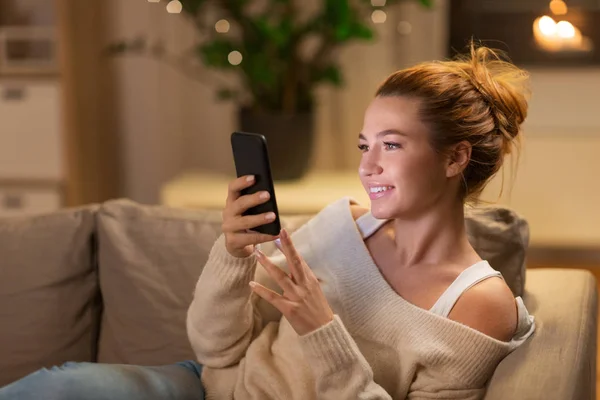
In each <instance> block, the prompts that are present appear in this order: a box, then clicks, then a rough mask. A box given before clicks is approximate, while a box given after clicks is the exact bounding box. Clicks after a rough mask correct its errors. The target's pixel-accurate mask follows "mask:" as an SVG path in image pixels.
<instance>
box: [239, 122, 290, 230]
mask: <svg viewBox="0 0 600 400" xmlns="http://www.w3.org/2000/svg"><path fill="white" fill-rule="evenodd" d="M231 149H232V151H233V159H234V162H235V169H236V174H237V176H238V177H240V176H244V175H254V177H255V182H254V184H253V185H252V186H250V187H248V188H246V189H243V190H242V192H241V194H242V195H246V194H253V193H256V192H260V191H268V192H269V194H270V195H271V197H270V198H269V200H268V201H267V202H265V203H262V204H259V205H258V206H255V207H252V208H249V209H248V210H246V211H245V212H244V213H243V215H257V214H262V213H266V212H271V211H272V212H274V213H275V216H276V217H275V220H273V221H272V222H269V223H267V224H265V225H261V226H258V227H256V228H254V229H253V230H254V231H257V232H261V233H266V234H269V235H279V232H280V231H281V224H280V221H279V212H278V210H277V200H276V199H275V187H274V185H273V178H272V174H271V164H270V162H269V152H268V147H267V140H266V138H265V137H264V136H263V135H260V134H257V133H247V132H233V133H232V134H231Z"/></svg>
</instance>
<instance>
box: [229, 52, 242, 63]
mask: <svg viewBox="0 0 600 400" xmlns="http://www.w3.org/2000/svg"><path fill="white" fill-rule="evenodd" d="M243 59H244V57H242V53H240V52H239V51H237V50H234V51H232V52H231V53H229V55H228V56H227V61H229V64H231V65H240V64H241V63H242V60H243Z"/></svg>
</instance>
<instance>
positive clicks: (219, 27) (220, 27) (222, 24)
mask: <svg viewBox="0 0 600 400" xmlns="http://www.w3.org/2000/svg"><path fill="white" fill-rule="evenodd" d="M229 28H230V25H229V21H227V20H226V19H220V20H218V21H217V23H216V24H215V31H217V32H219V33H227V32H229Z"/></svg>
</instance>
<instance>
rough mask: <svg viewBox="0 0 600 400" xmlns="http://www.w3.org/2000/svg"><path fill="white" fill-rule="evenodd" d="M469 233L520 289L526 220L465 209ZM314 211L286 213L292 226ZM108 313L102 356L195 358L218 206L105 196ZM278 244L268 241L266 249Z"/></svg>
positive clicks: (150, 360)
mask: <svg viewBox="0 0 600 400" xmlns="http://www.w3.org/2000/svg"><path fill="white" fill-rule="evenodd" d="M466 215H467V230H468V233H469V237H470V240H471V241H472V243H473V244H474V245H475V248H476V250H477V251H478V252H479V253H480V254H481V256H482V257H484V258H486V259H488V260H489V261H490V263H491V264H492V265H493V266H494V267H495V268H497V269H498V270H500V271H501V272H502V273H503V275H504V277H505V279H506V280H507V282H508V283H509V285H510V286H511V288H512V289H513V291H514V292H515V293H517V294H520V293H522V290H523V284H524V275H523V273H524V254H525V247H526V245H527V240H528V235H527V232H528V231H527V224H526V222H525V221H524V220H523V219H521V218H520V217H518V216H517V215H516V214H515V213H513V212H512V211H510V210H507V209H504V208H498V207H489V208H483V209H468V210H467V214H466ZM308 218H310V216H294V217H290V216H288V217H285V216H284V217H283V218H282V225H283V226H284V227H285V228H286V229H288V230H289V231H290V232H291V231H294V230H295V229H297V228H298V227H299V226H300V225H302V224H303V223H304V222H306V221H307V220H308ZM97 224H98V241H99V254H98V257H99V265H100V286H101V291H102V296H103V300H104V313H103V317H102V326H101V332H100V341H99V353H98V361H100V362H107V363H126V364H140V365H156V364H164V363H172V362H177V361H181V360H185V359H193V358H194V354H193V352H192V350H191V347H190V345H189V342H188V339H187V334H186V330H185V318H186V312H187V308H188V305H189V304H190V302H191V300H192V295H193V291H194V288H195V285H196V282H197V280H198V277H199V276H200V273H201V271H202V268H203V266H204V264H205V263H206V260H207V258H208V253H209V251H210V249H211V247H212V246H213V243H214V241H215V240H216V239H217V237H218V236H219V235H220V233H221V213H220V212H219V211H207V210H195V211H194V210H183V209H171V208H167V207H162V206H147V205H140V204H137V203H135V202H132V201H128V200H115V201H111V202H107V203H105V204H104V205H103V206H102V207H101V208H100V210H99V212H98V217H97ZM274 249H275V247H274V246H273V245H272V244H266V245H263V251H264V252H265V253H267V254H269V253H270V252H272V251H273V250H274Z"/></svg>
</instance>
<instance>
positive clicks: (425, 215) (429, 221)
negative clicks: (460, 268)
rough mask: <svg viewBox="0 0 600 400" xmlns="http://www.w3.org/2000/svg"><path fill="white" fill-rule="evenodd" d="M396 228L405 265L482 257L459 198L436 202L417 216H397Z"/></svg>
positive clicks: (435, 263) (396, 242)
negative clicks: (468, 230) (469, 235)
mask: <svg viewBox="0 0 600 400" xmlns="http://www.w3.org/2000/svg"><path fill="white" fill-rule="evenodd" d="M394 232H395V233H396V234H395V238H394V241H395V245H396V253H397V257H398V259H399V262H400V264H401V265H402V266H403V267H414V266H419V265H426V264H427V265H438V264H445V263H448V262H451V263H453V262H456V263H465V262H468V263H470V262H471V261H476V260H474V259H478V258H479V257H478V256H477V254H476V253H475V251H474V250H473V248H472V247H471V245H470V244H469V241H468V238H467V233H466V228H465V215H464V205H463V204H462V202H460V201H456V199H446V200H442V201H440V202H437V203H436V204H434V205H433V206H432V207H429V208H428V209H426V210H425V211H424V212H422V213H421V214H420V215H419V216H418V217H417V218H410V219H408V218H406V219H405V218H402V217H400V218H396V219H395V220H394ZM467 259H468V260H467Z"/></svg>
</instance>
